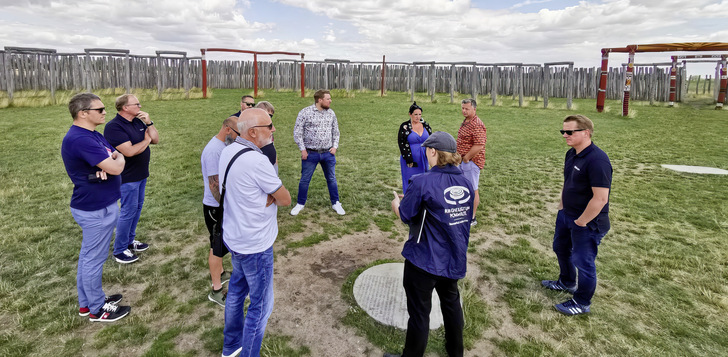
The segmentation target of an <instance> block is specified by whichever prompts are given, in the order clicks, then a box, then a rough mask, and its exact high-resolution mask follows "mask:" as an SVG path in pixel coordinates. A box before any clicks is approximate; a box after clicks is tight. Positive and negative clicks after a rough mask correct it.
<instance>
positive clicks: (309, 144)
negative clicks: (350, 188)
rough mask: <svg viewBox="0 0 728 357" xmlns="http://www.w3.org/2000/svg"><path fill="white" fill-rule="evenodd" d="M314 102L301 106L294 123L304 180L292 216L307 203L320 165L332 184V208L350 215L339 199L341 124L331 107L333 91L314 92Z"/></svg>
mask: <svg viewBox="0 0 728 357" xmlns="http://www.w3.org/2000/svg"><path fill="white" fill-rule="evenodd" d="M313 98H314V104H313V105H311V106H308V107H306V108H303V109H301V111H300V112H299V113H298V117H297V118H296V124H295V125H294V126H293V140H294V141H295V142H296V145H298V149H299V150H301V181H299V183H298V198H297V199H296V206H295V207H293V209H292V210H291V216H295V215H298V213H300V212H301V210H302V209H303V207H304V205H305V204H306V198H307V197H308V185H309V183H310V182H311V177H312V176H313V172H314V171H315V170H316V165H318V164H319V163H320V164H321V169H322V170H324V177H326V185H327V186H328V187H329V199H330V200H331V208H332V209H333V210H334V211H336V213H338V214H340V215H344V214H346V212H345V211H344V208H343V207H341V202H339V188H338V186H337V184H336V171H335V168H336V156H335V155H336V149H337V148H338V147H339V123H338V122H337V120H336V114H334V111H333V110H331V93H330V92H329V91H327V90H318V91H316V93H314V95H313Z"/></svg>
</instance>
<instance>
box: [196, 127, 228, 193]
mask: <svg viewBox="0 0 728 357" xmlns="http://www.w3.org/2000/svg"><path fill="white" fill-rule="evenodd" d="M224 148H225V143H224V142H222V141H220V139H218V138H217V137H214V136H213V137H212V139H210V142H208V143H207V145H205V148H204V149H203V150H202V157H201V158H200V163H201V164H202V165H201V166H202V180H203V181H204V182H205V195H204V196H203V197H202V204H204V205H206V206H210V207H219V206H220V204H219V203H218V202H217V200H216V199H215V196H213V195H212V192H210V180H209V179H208V177H210V176H214V175H218V174H219V175H220V176H223V175H225V172H222V173H221V174H220V173H219V172H220V170H219V168H218V164H219V163H220V153H222V149H224ZM225 167H227V166H225ZM223 170H225V168H223ZM220 182H221V183H222V177H220Z"/></svg>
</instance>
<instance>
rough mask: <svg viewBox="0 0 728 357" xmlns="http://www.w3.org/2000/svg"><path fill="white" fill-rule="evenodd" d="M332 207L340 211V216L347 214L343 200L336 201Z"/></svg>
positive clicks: (337, 211)
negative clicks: (342, 204) (342, 203)
mask: <svg viewBox="0 0 728 357" xmlns="http://www.w3.org/2000/svg"><path fill="white" fill-rule="evenodd" d="M331 208H333V209H334V211H336V213H338V214H339V215H340V216H343V215H345V214H346V211H344V207H341V202H339V201H336V203H334V205H333V206H331ZM294 209H295V208H294ZM291 214H293V212H291Z"/></svg>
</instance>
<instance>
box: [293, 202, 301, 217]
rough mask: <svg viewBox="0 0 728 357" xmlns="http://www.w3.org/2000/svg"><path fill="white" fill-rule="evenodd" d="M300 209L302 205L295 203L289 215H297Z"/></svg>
mask: <svg viewBox="0 0 728 357" xmlns="http://www.w3.org/2000/svg"><path fill="white" fill-rule="evenodd" d="M302 209H303V205H301V204H298V203H296V206H295V207H293V209H292V210H291V216H297V215H298V214H299V213H300V212H301V210H302Z"/></svg>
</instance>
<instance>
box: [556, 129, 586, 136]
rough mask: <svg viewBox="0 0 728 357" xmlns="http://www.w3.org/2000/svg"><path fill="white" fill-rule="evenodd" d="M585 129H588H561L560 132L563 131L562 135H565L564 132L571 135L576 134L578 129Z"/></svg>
mask: <svg viewBox="0 0 728 357" xmlns="http://www.w3.org/2000/svg"><path fill="white" fill-rule="evenodd" d="M584 130H586V129H575V130H559V132H560V133H561V135H564V134H566V135H569V136H571V135H572V134H574V133H575V132H577V131H584Z"/></svg>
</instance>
